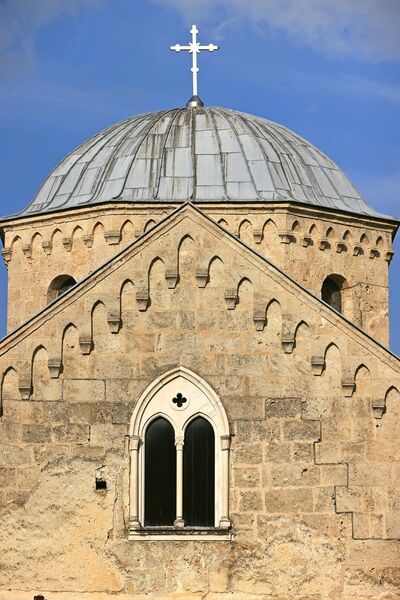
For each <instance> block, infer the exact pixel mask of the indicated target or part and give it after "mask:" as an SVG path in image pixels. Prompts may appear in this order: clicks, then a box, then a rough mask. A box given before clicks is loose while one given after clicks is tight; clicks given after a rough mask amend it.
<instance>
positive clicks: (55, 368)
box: [47, 356, 62, 379]
mask: <svg viewBox="0 0 400 600" xmlns="http://www.w3.org/2000/svg"><path fill="white" fill-rule="evenodd" d="M47 366H48V368H49V372H50V377H51V378H52V379H57V378H58V377H59V375H60V373H61V367H62V362H61V356H53V357H50V358H49V360H48V361H47Z"/></svg>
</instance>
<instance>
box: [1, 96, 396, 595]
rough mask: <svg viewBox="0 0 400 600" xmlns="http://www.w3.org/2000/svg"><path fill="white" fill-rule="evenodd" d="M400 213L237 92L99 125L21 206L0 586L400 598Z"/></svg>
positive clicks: (15, 229) (9, 231)
mask: <svg viewBox="0 0 400 600" xmlns="http://www.w3.org/2000/svg"><path fill="white" fill-rule="evenodd" d="M396 230H397V222H396V220H395V219H393V218H391V217H388V216H385V215H382V214H380V213H378V212H375V211H374V210H373V209H372V208H371V207H369V206H368V205H367V203H366V202H365V200H364V199H363V198H362V197H361V196H360V195H359V194H358V192H357V191H356V190H355V189H354V187H353V186H352V185H351V183H350V182H349V180H348V179H347V177H346V176H345V175H344V174H343V173H342V172H341V171H340V170H339V169H338V167H337V166H336V165H335V164H334V163H332V161H330V159H328V158H327V157H326V156H325V155H323V154H322V153H321V152H320V151H319V150H317V149H316V148H314V147H313V146H312V145H311V144H309V143H308V142H306V141H305V140H303V139H302V138H300V137H299V136H297V135H296V134H294V133H292V132H290V131H288V130H287V129H285V128H284V127H282V126H280V125H277V124H275V123H271V122H269V121H265V120H264V119H260V118H258V117H253V116H250V115H244V114H242V113H239V112H237V111H228V110H226V109H217V108H212V109H210V108H202V107H194V108H186V109H177V110H172V111H162V112H160V113H151V114H147V115H139V116H138V117H133V118H131V119H128V120H126V121H124V122H122V123H120V124H117V125H115V126H113V127H111V128H109V129H107V130H105V131H103V132H101V133H100V134H98V135H97V136H95V137H94V138H92V139H91V140H88V141H87V142H85V143H84V144H82V146H80V147H79V148H77V149H76V150H74V151H73V152H72V153H71V154H70V155H69V156H68V157H67V158H66V159H65V160H64V161H63V162H62V163H61V164H60V165H59V166H58V167H57V168H56V169H55V171H53V173H52V174H51V175H50V176H49V178H48V179H47V180H46V182H45V183H44V184H43V186H42V188H41V189H40V191H39V192H38V194H37V196H36V197H35V198H34V200H33V201H32V203H31V204H30V205H29V206H28V208H27V209H25V210H24V211H22V213H20V214H18V215H13V216H11V217H7V218H4V219H2V220H0V231H1V236H2V240H3V246H4V248H3V250H2V255H3V258H4V260H5V263H6V266H7V269H8V278H9V279H8V281H9V287H8V332H9V333H8V335H7V336H6V337H5V338H4V339H3V340H2V341H1V342H0V386H1V387H0V389H1V406H2V409H1V411H2V412H1V418H0V444H1V445H0V464H1V466H0V481H1V489H0V503H1V509H0V510H1V523H2V534H1V542H0V546H1V550H2V552H1V559H0V561H1V569H0V600H33V599H34V598H37V599H38V600H39V598H45V599H46V600H106V599H109V598H114V597H115V598H118V599H121V600H128V599H129V600H139V599H140V600H144V599H145V598H149V599H151V598H152V599H157V600H167V599H176V600H177V599H182V600H195V599H202V600H218V599H221V600H223V599H231V600H251V599H255V600H258V599H260V600H261V599H263V600H328V599H329V600H330V599H332V600H333V599H335V600H372V599H374V600H375V599H378V598H379V599H380V600H395V599H397V598H400V568H399V560H400V483H399V482H400V446H399V443H398V439H399V434H400V393H399V391H400V365H399V361H398V359H397V357H395V356H394V355H393V354H391V352H390V351H389V350H388V349H387V347H388V341H389V330H388V267H389V263H390V260H391V258H392V255H393V249H392V240H393V237H394V235H395V233H396Z"/></svg>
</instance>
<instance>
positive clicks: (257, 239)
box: [253, 229, 263, 244]
mask: <svg viewBox="0 0 400 600" xmlns="http://www.w3.org/2000/svg"><path fill="white" fill-rule="evenodd" d="M262 235H263V232H262V229H253V239H254V243H255V244H261V241H262Z"/></svg>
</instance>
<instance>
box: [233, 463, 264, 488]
mask: <svg viewBox="0 0 400 600" xmlns="http://www.w3.org/2000/svg"><path fill="white" fill-rule="evenodd" d="M234 482H235V488H253V487H258V486H259V485H260V473H259V470H258V469H257V468H256V467H236V468H235V469H234Z"/></svg>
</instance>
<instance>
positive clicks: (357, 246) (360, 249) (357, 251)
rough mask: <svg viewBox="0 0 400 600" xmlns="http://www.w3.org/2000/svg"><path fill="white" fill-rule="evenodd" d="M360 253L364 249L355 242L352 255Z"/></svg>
mask: <svg viewBox="0 0 400 600" xmlns="http://www.w3.org/2000/svg"><path fill="white" fill-rule="evenodd" d="M361 254H364V250H363V249H362V247H361V246H359V245H358V244H356V245H355V246H354V248H353V256H361Z"/></svg>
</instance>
